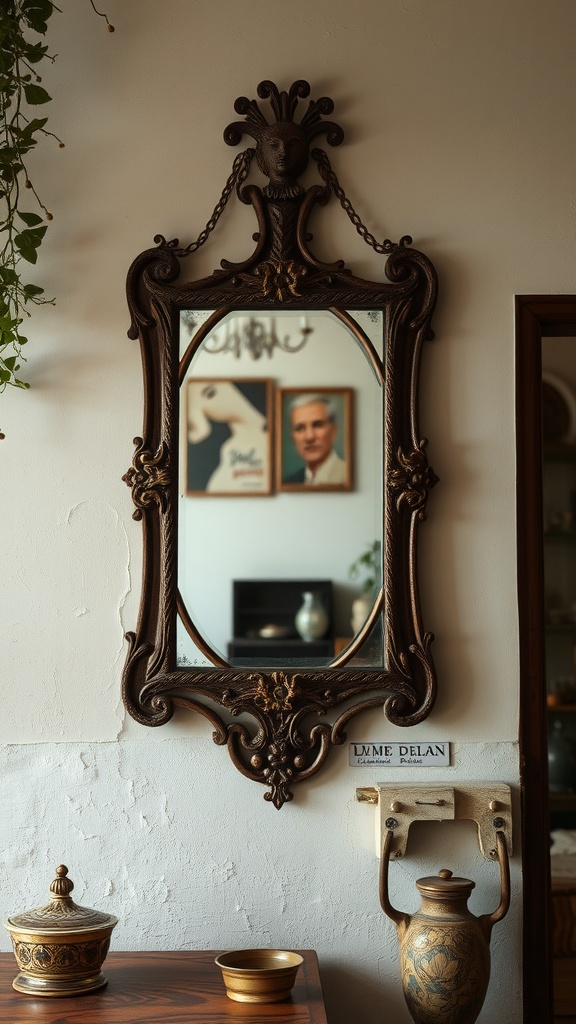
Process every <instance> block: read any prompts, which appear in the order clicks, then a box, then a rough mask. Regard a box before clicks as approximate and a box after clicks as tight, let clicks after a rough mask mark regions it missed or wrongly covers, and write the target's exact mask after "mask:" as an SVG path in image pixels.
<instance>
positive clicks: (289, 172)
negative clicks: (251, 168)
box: [224, 81, 344, 197]
mask: <svg viewBox="0 0 576 1024" xmlns="http://www.w3.org/2000/svg"><path fill="white" fill-rule="evenodd" d="M309 92H310V86H309V85H308V83H307V82H303V81H298V82H294V84H293V85H292V86H291V87H290V90H289V91H288V92H285V91H283V92H279V91H278V89H277V88H276V86H275V85H274V83H273V82H261V83H260V85H259V86H258V96H259V97H260V98H261V99H269V100H270V106H271V107H272V110H273V113H274V116H275V118H276V121H275V123H272V124H269V123H268V121H267V120H266V118H265V117H264V115H263V113H262V111H261V110H260V107H259V106H258V103H257V102H256V100H249V99H247V98H246V97H245V96H241V97H240V98H239V99H237V100H236V103H235V104H234V109H235V110H236V112H237V113H238V114H245V115H246V120H245V121H234V122H233V123H232V124H229V125H228V127H227V128H226V131H225V132H224V139H225V141H226V142H227V143H228V144H229V145H233V146H235V145H237V144H238V143H239V142H240V139H241V137H242V135H244V134H247V135H251V136H252V138H253V139H255V140H256V160H257V162H258V166H259V168H260V170H261V171H262V172H263V173H264V174H266V175H267V177H268V178H269V179H270V184H269V185H267V186H266V188H265V189H264V194H265V195H267V196H268V197H273V196H278V197H282V196H291V195H299V194H300V193H301V192H302V191H303V189H302V186H301V185H300V184H299V182H298V178H299V176H300V175H301V174H302V173H303V172H304V171H305V170H306V167H307V166H308V157H309V150H310V143H311V141H312V139H314V138H315V137H316V136H317V135H320V134H323V133H326V135H327V138H328V142H329V143H330V145H332V146H337V145H339V144H340V143H341V142H342V139H343V138H344V133H343V131H342V129H341V128H340V126H339V125H337V124H335V123H334V122H333V121H323V120H322V117H323V116H324V115H326V114H331V113H332V111H333V109H334V104H333V102H332V100H331V99H329V98H328V97H327V96H324V97H322V98H321V99H319V100H310V103H309V104H308V109H307V110H306V112H305V113H304V115H303V117H302V119H301V121H300V123H299V124H298V123H296V122H295V121H294V114H295V111H296V107H297V104H298V100H299V99H303V98H305V97H306V96H308V95H309Z"/></svg>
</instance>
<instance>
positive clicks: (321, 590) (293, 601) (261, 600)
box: [228, 579, 334, 664]
mask: <svg viewBox="0 0 576 1024" xmlns="http://www.w3.org/2000/svg"><path fill="white" fill-rule="evenodd" d="M306 591H309V592H310V591H311V592H312V593H314V594H317V595H318V598H319V600H320V603H321V605H322V608H323V609H324V611H325V612H326V615H327V616H328V625H327V628H326V633H325V635H324V636H323V637H321V638H319V639H317V640H307V641H305V640H302V638H301V637H300V636H299V634H298V631H297V629H296V623H295V619H296V613H297V612H298V609H299V608H300V607H301V605H302V601H303V594H304V593H305V592H306ZM232 595H233V596H232V627H233V631H234V636H233V638H232V640H231V641H230V643H229V644H228V657H229V658H230V659H231V660H233V662H234V664H238V662H240V663H241V662H242V659H244V658H245V659H247V661H248V662H249V663H250V664H253V663H254V659H255V658H256V659H257V661H258V663H260V664H261V663H263V662H266V661H270V660H272V661H275V660H276V659H280V660H281V661H282V662H285V660H286V658H289V659H297V658H306V659H307V663H308V664H310V660H311V659H316V658H318V659H323V660H324V661H327V660H329V659H330V658H332V657H333V655H334V639H333V623H334V615H333V610H332V583H331V581H330V580H268V579H257V580H234V581H233V584H232ZM263 634H265V635H263Z"/></svg>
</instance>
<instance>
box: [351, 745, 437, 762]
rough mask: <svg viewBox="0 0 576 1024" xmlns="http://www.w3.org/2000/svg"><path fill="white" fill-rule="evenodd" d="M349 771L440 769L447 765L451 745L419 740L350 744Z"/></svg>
mask: <svg viewBox="0 0 576 1024" xmlns="http://www.w3.org/2000/svg"><path fill="white" fill-rule="evenodd" d="M349 763H350V765H351V766H352V768H374V767H378V768H380V767H381V766H386V765H388V766H389V767H390V768H400V767H403V766H406V767H411V768H419V767H422V768H423V767H427V768H443V767H446V765H449V764H450V744H449V743H448V742H447V741H446V740H442V741H439V740H434V741H428V740H420V742H418V743H351V744H350V757H349Z"/></svg>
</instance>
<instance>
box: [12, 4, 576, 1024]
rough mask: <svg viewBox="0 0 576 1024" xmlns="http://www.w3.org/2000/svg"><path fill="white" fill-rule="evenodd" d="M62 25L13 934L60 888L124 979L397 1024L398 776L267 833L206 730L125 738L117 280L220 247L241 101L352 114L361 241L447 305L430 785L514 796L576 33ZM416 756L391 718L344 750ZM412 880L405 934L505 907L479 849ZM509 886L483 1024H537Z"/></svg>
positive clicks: (400, 1019)
mask: <svg viewBox="0 0 576 1024" xmlns="http://www.w3.org/2000/svg"><path fill="white" fill-rule="evenodd" d="M61 6H62V8H63V13H62V14H61V15H57V16H55V17H54V19H53V21H54V24H53V27H52V28H51V39H52V48H53V50H55V51H56V52H58V54H59V58H58V61H57V63H56V65H55V66H54V67H53V68H51V69H49V70H48V72H47V73H46V75H45V83H46V86H47V88H48V89H49V91H50V92H51V93H52V95H53V97H54V103H53V104H52V109H51V118H52V125H53V127H54V129H55V130H56V131H57V132H58V133H59V134H60V135H61V136H62V137H63V138H64V139H65V141H66V148H65V149H64V150H60V149H58V148H57V147H56V145H54V146H50V145H45V146H44V147H43V149H42V153H41V154H38V156H37V157H36V158H35V164H34V165H33V166H32V167H31V172H32V177H33V178H35V179H36V178H37V180H38V183H39V185H40V186H41V190H42V194H43V196H44V198H45V200H46V202H47V203H48V205H49V207H50V209H51V210H52V212H53V214H54V221H53V222H52V225H51V227H50V231H49V233H48V236H47V240H46V243H45V245H44V246H43V252H42V257H41V263H39V266H38V272H37V275H35V276H36V277H37V279H38V280H39V281H41V282H42V283H43V284H45V286H46V288H47V291H48V292H49V293H53V294H55V295H56V296H57V305H56V307H55V308H51V307H47V308H45V309H44V310H41V311H39V312H38V313H37V314H36V315H35V317H34V320H33V321H32V324H31V326H30V330H29V336H30V338H31V343H30V361H29V363H28V367H27V371H28V377H29V379H30V381H31V383H32V385H33V387H32V390H31V391H30V393H29V394H26V395H24V394H20V393H18V394H13V393H6V394H4V395H3V396H2V397H1V398H0V423H1V426H2V429H3V430H4V432H5V433H6V435H7V438H6V440H5V441H3V442H2V445H1V447H0V472H1V474H2V480H3V488H2V495H3V501H2V524H3V534H4V538H5V549H4V558H3V586H2V588H1V593H0V622H1V623H2V634H3V638H4V642H3V644H2V648H1V651H0V673H1V675H0V678H1V679H2V687H3V694H4V701H3V708H2V720H1V722H0V738H1V740H2V743H3V746H2V749H1V754H0V756H1V759H2V764H1V769H0V779H1V783H0V785H1V790H2V792H1V801H2V802H1V805H2V807H3V808H4V809H6V808H8V811H7V812H5V814H4V815H3V819H4V821H3V841H2V851H3V863H2V868H3V870H2V872H1V873H0V905H1V906H2V907H3V908H4V910H5V911H6V913H10V912H13V911H16V910H21V909H23V908H24V907H27V906H30V905H40V904H41V903H42V902H43V901H44V899H45V895H46V890H47V886H48V884H49V882H50V880H51V878H52V871H53V868H54V866H55V865H56V864H58V863H60V862H61V861H64V862H65V863H67V864H68V865H69V867H70V873H71V875H72V877H73V878H74V879H75V880H76V882H77V889H76V892H77V895H78V899H79V901H80V902H84V903H86V904H88V905H92V906H95V905H97V906H99V907H102V908H104V909H108V910H110V911H114V912H117V913H118V915H119V916H120V918H121V923H120V925H119V926H118V929H117V932H116V934H115V939H114V944H115V946H116V948H118V949H120V948H126V949H128V948H159V947H162V946H164V947H174V948H177V947H178V948H186V947H197V948H211V947H214V948H217V947H225V946H232V945H259V944H261V943H263V944H268V943H274V944H275V943H279V944H286V945H294V946H299V945H303V946H313V947H315V948H316V949H317V950H318V953H319V957H320V961H321V965H322V974H323V979H324V984H325V991H326V1002H327V1006H328V1015H329V1021H330V1024H344V1022H350V1021H355V1020H358V1021H359V1020H362V1021H363V1024H376V1022H377V1021H378V1022H379V1021H381V1020H382V1019H383V1017H384V1016H386V1017H387V1019H389V1020H394V1021H395V1022H397V1024H406V1022H407V1021H408V1020H409V1017H408V1014H407V1011H406V1009H405V1007H404V1006H403V1002H402V997H401V994H400V992H399V985H398V978H397V959H396V951H395V940H394V936H393V929H392V927H391V926H390V925H389V923H388V922H386V921H385V920H384V918H383V915H382V914H381V911H380V910H379V907H378V903H377V883H376V877H377V860H376V858H375V856H374V852H373V821H372V812H371V810H370V809H369V808H368V807H366V806H362V805H360V804H358V803H356V801H355V798H354V793H355V788H356V786H358V785H369V784H370V783H372V782H374V781H376V779H377V778H379V776H381V775H382V772H380V773H378V772H376V773H375V772H373V771H372V770H368V769H366V770H359V769H358V770H353V769H350V768H348V766H347V751H346V749H344V748H343V749H341V750H339V751H335V752H334V753H333V755H332V758H331V760H330V762H329V764H328V765H327V766H326V767H325V769H324V770H323V772H322V773H321V774H320V775H319V776H317V778H316V779H315V780H313V781H312V782H310V783H308V784H306V785H305V786H304V787H301V791H298V790H297V791H296V797H295V801H294V803H293V804H292V805H290V806H287V807H285V808H283V810H282V811H281V812H279V813H278V812H276V811H275V810H274V809H273V808H272V807H271V806H269V805H267V804H265V803H264V801H263V800H262V792H261V789H260V787H258V786H256V785H254V784H253V783H249V782H248V781H247V780H245V779H244V778H243V777H241V776H240V775H239V774H238V773H237V772H236V770H235V769H233V767H232V765H231V763H230V761H229V759H228V757H227V754H226V753H224V752H223V751H222V750H220V749H217V748H216V747H215V746H214V745H213V743H212V740H211V729H210V727H209V725H208V723H206V722H205V721H204V720H201V719H199V718H194V717H192V716H183V717H182V718H181V719H179V720H178V721H177V722H175V723H173V724H171V725H169V726H165V727H163V728H162V729H161V730H159V731H157V732H156V731H152V730H147V729H145V728H143V727H141V726H138V725H137V724H136V723H134V722H132V721H128V720H126V718H125V715H124V713H123V709H122V705H121V701H120V696H119V680H120V673H121V667H122V663H123V658H124V653H125V648H124V642H123V633H124V631H125V630H126V629H129V628H132V627H133V626H134V624H135V621H136V616H137V609H138V600H139V585H140V584H139V581H140V572H141V530H140V526H139V525H138V524H137V523H135V522H134V521H133V520H132V519H131V503H130V495H129V492H128V491H127V489H126V487H125V485H124V484H123V483H122V482H121V476H122V473H123V472H125V470H126V469H127V467H128V465H129V464H130V461H131V457H132V438H133V437H134V436H135V435H136V434H138V432H139V430H140V427H141V399H142V395H141V391H142V388H141V371H140V360H139V353H138V346H137V344H136V343H134V342H131V341H128V340H127V338H126V330H127V327H128V316H127V310H126V305H125V299H124V279H125V274H126V271H127V268H128V266H129V264H130V262H131V260H132V259H133V258H134V256H135V255H136V254H137V253H138V252H140V251H141V250H142V249H144V248H146V247H147V246H149V245H150V244H151V243H152V239H153V236H154V235H155V234H156V233H157V232H161V233H163V234H164V235H165V236H166V237H168V238H171V237H174V236H180V238H181V239H182V241H183V242H188V241H190V240H192V238H194V237H195V236H196V235H197V233H198V232H199V230H200V229H201V228H202V227H203V226H204V223H205V221H206V219H207V218H208V216H209V214H210V212H211V210H212V208H213V206H214V203H215V201H216V199H217V198H218V195H219V192H220V188H221V185H222V184H223V182H224V181H225V179H226V177H227V175H228V173H229V169H230V166H231V162H232V157H233V153H232V152H231V151H230V150H229V148H228V147H227V146H225V145H224V143H223V141H222V131H223V128H224V127H225V125H226V124H227V123H228V122H229V121H230V120H232V118H233V116H234V115H233V101H234V99H235V98H236V97H237V96H239V95H249V96H253V95H255V87H256V85H257V83H258V82H259V81H260V80H262V79H264V78H271V79H272V80H274V81H276V82H278V83H279V84H281V85H282V86H286V85H288V84H289V83H291V82H292V81H293V80H294V79H296V78H306V79H308V80H310V81H311V83H312V84H313V93H314V95H315V96H318V95H321V94H327V95H330V96H333V97H334V99H335V101H336V115H335V116H336V118H337V119H338V120H339V121H341V123H342V124H343V126H344V128H345V131H346V143H345V145H344V146H343V147H341V149H340V150H338V151H334V152H333V154H331V156H332V159H333V163H334V166H335V168H336V170H337V173H338V174H339V176H340V179H341V181H342V183H343V184H344V185H345V187H346V189H347V191H348V194H349V195H350V197H351V199H352V200H353V202H354V204H355V206H356V207H357V208H358V210H359V212H360V214H361V216H362V218H363V219H364V220H365V221H366V223H367V224H368V225H369V227H370V229H371V230H372V231H373V232H374V234H375V235H377V236H380V237H384V236H387V237H390V238H393V239H397V238H399V237H400V236H401V235H402V234H404V233H411V234H412V235H413V237H414V240H415V244H416V245H417V246H418V247H420V248H422V249H423V250H424V251H425V252H426V253H427V254H428V255H429V256H430V257H431V258H432V259H433V261H434V263H435V264H436V267H437V269H438V273H439V277H440V288H441V290H440V301H439V307H438V311H437V315H436V317H435V328H436V333H437V339H436V341H435V342H434V343H433V344H431V345H428V346H427V349H426V352H425V356H424V367H423V371H424V372H423V384H422V411H421V424H422V432H423V433H424V434H426V435H428V436H429V438H430V449H429V450H430V457H431V461H432V464H433V466H434V468H435V470H436V471H437V472H438V474H439V476H440V478H441V484H440V485H439V487H438V488H437V489H436V491H435V492H434V493H433V495H432V498H431V501H430V507H429V520H428V522H427V523H426V524H425V526H424V528H423V530H422V534H421V536H422V546H421V547H422V550H421V572H422V581H423V582H422V603H423V609H424V618H425V622H426V625H427V626H428V627H429V628H431V629H433V630H434V631H435V633H436V635H437V639H436V642H435V645H434V649H435V658H436V663H437V667H438V673H439V680H440V694H439V699H438V703H437V707H436V709H435V711H434V713H433V715H432V716H431V718H430V719H429V721H428V722H426V723H424V724H423V725H421V726H419V727H417V728H415V729H414V730H413V731H412V732H411V737H413V738H415V739H416V738H437V739H449V740H451V741H453V742H454V744H455V750H454V766H453V767H452V768H450V769H446V770H444V771H441V772H439V773H438V775H437V776H436V775H435V776H434V780H436V779H438V781H441V780H442V779H451V778H453V779H457V780H459V781H461V780H463V779H465V778H470V779H472V778H476V779H480V778H486V779H500V780H502V781H505V782H509V783H511V784H512V785H513V786H516V785H517V781H518V763H517V752H516V746H515V741H516V736H517V709H518V695H519V679H518V651H517V611H516V582H515V575H516V566H515V514H514V513H515V510H514V500H515V462H514V401H513V395H514V365H513V296H514V294H515V293H530V292H540V291H542V292H570V291H573V290H574V288H575V281H576V246H575V228H576V195H575V193H576V188H575V186H576V171H575V168H576V136H575V135H574V131H573V126H574V123H576V116H575V115H576V89H575V88H574V86H575V81H574V77H575V73H574V62H573V38H574V31H575V29H576V7H575V6H574V4H573V0H508V2H507V3H502V2H501V0H485V2H484V3H482V4H477V3H473V2H471V0H464V2H463V0H402V2H396V0H355V2H354V3H351V2H349V0H330V2H327V0H318V2H316V3H315V4H310V3H309V2H308V0H293V2H292V3H291V4H290V5H289V7H287V6H286V5H285V4H280V3H278V2H277V0H251V2H250V3H248V4H243V5H241V4H238V3H236V2H234V0H210V2H207V0H196V2H195V3H190V2H185V0H168V2H167V3H165V4H158V3H156V2H153V0H121V2H120V0H106V2H105V7H106V10H107V11H108V13H109V15H110V17H111V20H112V21H113V22H114V23H115V25H116V32H115V33H114V35H109V34H108V33H107V32H106V31H105V29H104V27H103V26H101V24H100V22H99V21H98V20H97V19H96V18H95V15H94V14H93V12H92V10H91V8H90V5H89V3H88V0H85V2H84V0H83V2H80V0H62V3H61ZM321 216H322V226H321V228H320V226H319V227H318V229H317V230H316V234H317V236H320V235H321V236H322V241H321V244H319V247H318V248H319V254H320V255H326V256H327V257H331V256H332V255H335V256H340V255H343V256H345V257H346V258H347V262H348V265H349V266H351V267H352V268H353V269H354V271H355V272H357V273H359V274H365V275H367V276H378V275H381V274H382V270H383V264H382V261H381V260H380V259H379V258H378V257H376V256H375V255H374V253H373V252H372V251H371V250H369V249H368V248H367V247H365V246H364V245H363V243H362V242H361V240H360V239H359V238H358V237H357V236H356V234H355V232H354V231H353V229H352V227H351V225H350V224H349V222H348V221H347V219H346V218H345V217H344V215H343V214H342V213H341V212H340V211H339V210H338V208H337V207H335V205H334V204H332V208H331V209H328V210H326V211H324V212H323V213H322V215H321ZM319 225H320V222H319ZM253 230H254V224H253V221H252V218H251V215H250V211H249V210H247V209H244V208H235V209H234V211H229V212H227V214H226V215H225V217H224V218H223V221H222V224H221V226H219V228H218V233H217V234H216V237H215V242H214V244H212V245H211V246H209V247H207V249H208V251H206V252H204V251H203V253H202V254H201V258H199V259H198V260H197V262H196V264H195V267H192V265H191V270H190V276H197V275H198V274H200V273H204V272H209V271H210V270H211V269H212V268H213V267H214V266H215V265H216V264H217V262H218V260H219V259H220V257H221V256H222V255H225V256H227V257H228V258H230V259H236V258H241V257H242V256H243V255H244V253H245V251H246V244H247V240H248V239H249V237H250V234H251V232H252V231H253ZM8 538H9V539H8ZM404 735H405V734H404V733H402V731H401V730H398V729H394V728H392V727H391V726H389V725H387V724H386V723H385V722H384V721H383V719H382V716H381V715H380V714H379V713H376V712H374V713H373V714H369V715H365V716H364V717H361V718H359V719H357V720H355V721H354V722H353V723H352V725H351V727H350V730H349V738H350V739H352V740H361V739H398V738H399V737H401V736H402V737H403V736H404ZM394 774H395V776H396V778H398V779H399V780H401V781H404V780H407V779H409V778H410V777H416V778H421V776H420V775H417V774H416V770H415V769H412V770H406V771H404V772H400V771H398V772H395V773H394ZM519 824H520V823H519V820H518V817H517V819H516V826H517V838H516V846H517V847H518V833H519ZM409 852H410V855H409V857H408V858H407V859H406V860H405V861H404V862H402V864H399V865H394V866H393V877H392V888H393V893H394V895H395V900H396V903H397V904H399V905H401V906H402V908H403V909H407V910H412V909H415V907H416V905H417V900H416V898H415V894H414V880H415V879H416V878H418V877H420V875H422V874H429V873H430V872H431V871H434V870H437V869H438V868H439V867H441V866H443V862H444V863H447V864H448V866H450V867H451V868H453V869H454V870H456V871H457V872H458V873H460V874H464V875H469V876H470V877H474V878H476V880H477V882H478V887H477V889H476V890H475V894H474V898H473V901H472V908H473V909H474V910H475V911H476V912H481V911H484V910H486V909H490V908H491V907H492V906H493V905H494V904H495V901H496V899H497V894H496V889H497V880H496V877H495V869H494V867H493V866H492V865H490V864H487V863H484V862H481V859H480V857H479V854H478V851H477V848H476V845H475V840H474V834H473V829H471V828H468V827H467V826H463V825H455V826H454V827H453V828H451V829H450V828H448V827H446V828H438V829H436V828H434V827H433V826H431V827H429V828H428V829H424V828H423V829H421V830H418V831H417V833H416V835H415V838H414V844H413V847H412V849H411V850H410V851H409ZM513 885H514V903H513V907H512V909H511V911H510V914H509V915H508V917H507V919H506V921H505V922H503V923H502V924H500V925H498V927H497V928H496V929H495V932H494V938H493V978H492V982H491V987H490V991H489V994H488V997H487V1002H486V1005H485V1010H484V1013H483V1016H482V1019H483V1020H485V1021H488V1020H492V1019H495V1017H496V1015H497V1014H498V1015H499V1016H500V1010H501V1006H502V1000H503V998H504V996H505V997H506V1006H507V1008H509V1009H507V1013H508V1020H509V1022H510V1024H516V1022H519V1021H520V1020H521V1007H520V996H519V990H520V981H521V979H520V971H521V968H520V960H521V938H520V936H521V919H520V899H521V879H520V871H519V857H518V853H516V855H515V858H514V863H513ZM1 942H2V948H3V949H7V948H8V939H7V936H6V937H4V938H3V939H2V940H1Z"/></svg>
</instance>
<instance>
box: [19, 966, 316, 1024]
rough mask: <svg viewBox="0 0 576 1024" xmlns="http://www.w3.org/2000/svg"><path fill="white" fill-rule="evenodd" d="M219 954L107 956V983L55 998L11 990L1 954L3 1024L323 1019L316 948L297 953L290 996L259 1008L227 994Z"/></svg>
mask: <svg viewBox="0 0 576 1024" xmlns="http://www.w3.org/2000/svg"><path fill="white" fill-rule="evenodd" d="M218 952H219V951H218V950H214V951H202V952H198V951H186V952H181V951H179V952H173V953H167V952H162V953H109V954H108V956H107V958H106V960H105V962H104V966H103V971H104V974H105V975H106V977H107V978H108V984H107V985H106V987H105V988H102V989H99V990H98V991H97V992H90V993H85V994H82V995H79V996H58V997H56V998H52V997H50V998H48V997H46V996H44V997H37V996H29V995H23V994H22V993H21V992H16V991H15V990H14V989H13V988H12V981H13V979H14V978H15V977H16V975H17V973H18V968H17V966H16V961H15V959H14V957H13V955H12V953H0V1024H34V1022H36V1021H38V1022H42V1024H234V1022H239V1021H243V1022H244V1024H281V1022H290V1024H327V1022H326V1014H325V1012H324V1001H323V999H322V988H321V986H320V977H319V974H318V961H317V959H316V953H315V952H314V951H313V950H298V952H299V953H300V954H301V955H302V956H303V957H304V963H303V964H302V965H301V967H300V968H299V970H298V974H297V975H296V984H295V985H294V988H293V990H292V995H291V997H290V999H288V1000H286V1001H285V1002H282V1003H264V1004H261V1005H258V1004H255V1003H237V1002H234V1001H233V1000H232V999H229V998H228V996H227V995H226V993H225V990H224V983H223V981H222V975H221V972H220V968H219V967H217V966H216V964H215V963H214V957H216V956H218Z"/></svg>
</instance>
